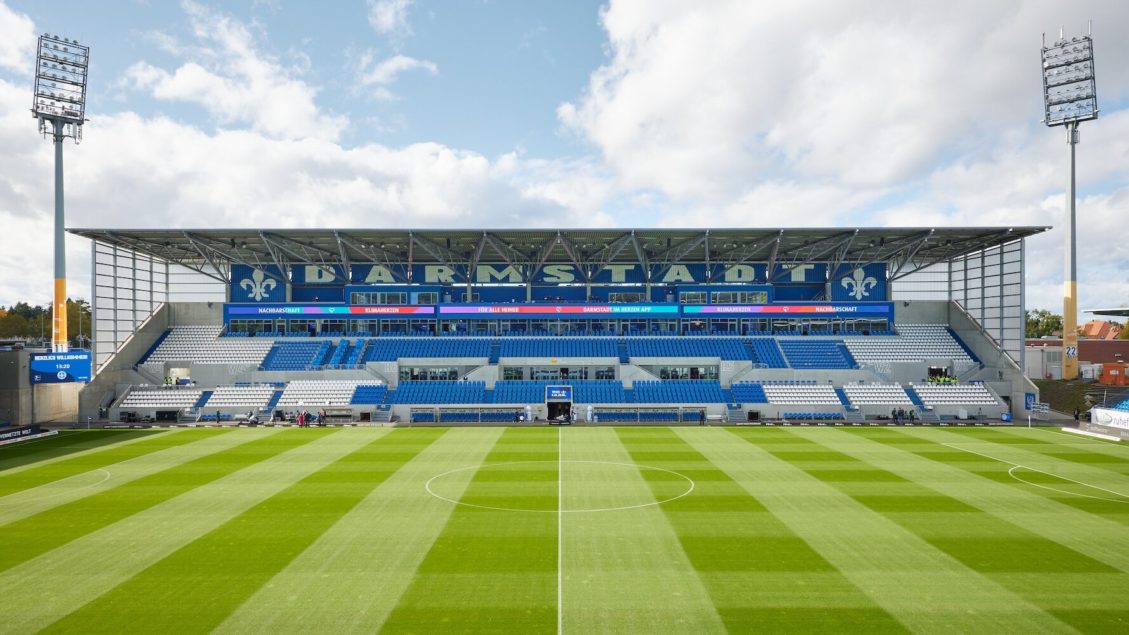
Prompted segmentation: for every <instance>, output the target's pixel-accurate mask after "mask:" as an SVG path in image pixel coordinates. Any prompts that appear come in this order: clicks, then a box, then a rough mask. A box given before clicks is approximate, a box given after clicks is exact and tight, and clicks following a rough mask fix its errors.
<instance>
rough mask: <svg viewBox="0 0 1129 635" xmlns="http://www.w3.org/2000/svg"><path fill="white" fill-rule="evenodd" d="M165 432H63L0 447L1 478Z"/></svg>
mask: <svg viewBox="0 0 1129 635" xmlns="http://www.w3.org/2000/svg"><path fill="white" fill-rule="evenodd" d="M165 432H166V431H165V430H62V431H60V432H59V433H58V434H56V435H53V436H50V437H42V438H39V439H32V440H31V441H20V442H19V443H11V444H8V445H4V446H0V474H13V473H15V472H16V471H19V470H23V469H34V468H38V467H41V466H44V465H50V464H51V463H54V462H56V461H60V460H64V459H66V458H68V457H71V456H73V455H77V454H81V453H83V452H96V451H98V450H100V449H101V448H102V447H104V446H111V445H119V444H127V443H136V442H138V441H142V440H144V439H146V438H147V437H153V436H159V435H162V434H164V433H165Z"/></svg>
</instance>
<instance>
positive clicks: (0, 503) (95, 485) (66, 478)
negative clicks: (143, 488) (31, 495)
mask: <svg viewBox="0 0 1129 635" xmlns="http://www.w3.org/2000/svg"><path fill="white" fill-rule="evenodd" d="M93 472H101V473H103V474H105V476H103V477H102V480H100V481H97V482H95V483H89V484H87V485H83V486H81V487H74V488H71V489H66V490H63V491H61V492H55V493H54V494H47V495H45V496H37V497H35V499H36V500H43V499H45V498H56V497H59V496H66V495H67V494H73V493H75V492H79V491H82V490H84V489H90V488H91V487H97V486H99V485H101V484H102V483H105V482H106V481H108V480H110V479H111V478H113V476H114V475H113V474H111V473H110V471H109V470H107V469H105V468H101V467H99V468H95V469H93V470H90V471H87V472H80V473H78V474H72V475H70V476H66V477H63V478H61V479H59V480H57V481H51V482H50V483H44V484H43V485H37V486H35V487H33V488H31V489H26V490H22V491H19V492H13V493H11V494H8V496H16V495H18V494H24V493H27V492H32V491H35V490H37V489H39V488H41V487H47V486H48V485H54V484H55V483H62V482H63V481H67V480H70V479H72V478H75V477H78V476H83V475H86V474H91V473H93ZM5 498H7V496H6V497H5ZM15 504H16V503H15V502H5V501H3V500H0V506H3V505H15Z"/></svg>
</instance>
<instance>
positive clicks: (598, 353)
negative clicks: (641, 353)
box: [498, 338, 618, 358]
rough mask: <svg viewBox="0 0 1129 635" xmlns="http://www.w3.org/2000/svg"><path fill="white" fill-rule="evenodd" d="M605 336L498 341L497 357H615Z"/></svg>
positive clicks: (612, 344) (615, 352)
mask: <svg viewBox="0 0 1129 635" xmlns="http://www.w3.org/2000/svg"><path fill="white" fill-rule="evenodd" d="M617 355H618V352H617V351H616V346H615V341H614V340H610V339H607V338H600V339H597V338H583V339H578V338H544V339H542V338H522V339H502V340H500V341H499V346H498V357H499V358H501V357H616V356H617Z"/></svg>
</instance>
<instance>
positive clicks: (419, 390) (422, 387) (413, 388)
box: [389, 381, 486, 404]
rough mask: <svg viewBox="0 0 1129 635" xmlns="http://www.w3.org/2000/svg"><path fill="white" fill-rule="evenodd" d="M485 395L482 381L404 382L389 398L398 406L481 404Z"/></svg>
mask: <svg viewBox="0 0 1129 635" xmlns="http://www.w3.org/2000/svg"><path fill="white" fill-rule="evenodd" d="M485 393H486V383H485V382H481V381H402V382H400V385H399V386H397V387H396V391H395V392H394V393H392V394H390V395H389V398H390V399H392V400H393V403H397V404H481V403H483V402H484V401H485Z"/></svg>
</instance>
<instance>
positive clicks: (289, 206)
mask: <svg viewBox="0 0 1129 635" xmlns="http://www.w3.org/2000/svg"><path fill="white" fill-rule="evenodd" d="M25 97H26V90H24V89H23V88H22V87H20V86H17V85H15V84H12V83H9V82H5V81H3V80H0V147H4V148H5V152H3V153H0V225H2V226H4V227H8V228H9V229H10V230H11V231H12V232H16V233H18V234H19V235H20V236H25V237H26V238H22V239H21V240H22V241H23V242H21V244H20V248H19V249H6V250H0V271H4V272H6V274H5V275H3V276H0V305H6V304H10V303H12V302H16V301H19V300H23V299H29V298H31V299H34V298H36V297H38V295H42V294H43V293H44V292H45V291H49V290H50V288H51V287H50V278H51V253H52V252H51V222H52V221H51V219H52V215H51V214H52V209H53V207H52V190H51V186H50V184H51V180H50V179H51V166H52V154H51V144H50V143H47V142H45V141H43V140H42V139H41V138H40V137H39V136H38V135H36V134H35V132H34V128H33V125H32V124H33V122H31V121H29V120H28V118H26V117H24V116H23V112H24V111H23V110H22V109H19V108H16V107H15V106H16V105H18V104H23V103H24V102H25V101H26V99H25ZM154 139H160V143H154V142H153V140H154ZM66 153H67V224H68V226H70V227H98V228H105V227H109V228H113V227H141V228H144V227H153V228H156V227H185V228H189V227H267V228H270V227H417V228H419V227H422V228H434V227H470V228H481V227H560V226H590V225H611V224H613V223H614V221H613V220H612V219H611V218H610V217H608V216H607V215H605V214H602V213H601V212H600V209H599V204H600V202H599V200H598V197H597V198H596V199H591V198H584V197H574V196H570V195H569V192H570V191H577V190H583V191H586V192H587V191H590V190H591V188H592V187H593V183H594V181H593V180H587V181H583V182H577V181H576V179H577V176H576V175H575V173H574V171H573V170H571V169H567V168H565V167H563V166H555V165H553V164H551V163H550V162H535V161H528V160H525V159H522V158H520V157H518V156H516V155H504V156H503V157H500V158H498V159H496V160H493V159H490V158H488V157H486V156H483V155H481V154H479V153H476V152H472V151H466V150H458V149H454V148H450V147H447V146H444V145H441V144H436V143H416V144H411V145H408V146H404V147H388V146H384V145H380V144H366V145H362V146H358V147H352V148H346V147H343V146H341V145H339V144H338V143H336V142H334V141H331V140H327V139H317V138H305V139H279V138H275V137H272V136H270V135H267V134H264V133H262V132H259V131H256V130H218V131H214V132H205V131H201V130H198V129H195V128H193V127H191V126H189V125H186V124H184V123H181V122H177V121H173V120H171V119H168V118H164V117H142V116H140V115H137V114H135V113H130V112H125V113H119V114H109V115H104V116H102V117H99V119H98V121H97V122H94V123H92V124H90V125H88V126H87V130H86V132H85V138H84V141H83V143H82V145H79V146H68V147H67V148H66ZM68 259H69V267H68V271H69V273H70V276H69V278H70V289H71V293H72V295H76V296H84V297H89V296H88V294H89V262H90V252H89V243H88V242H87V241H85V240H81V239H75V238H70V239H68ZM37 294H38V295H37Z"/></svg>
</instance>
